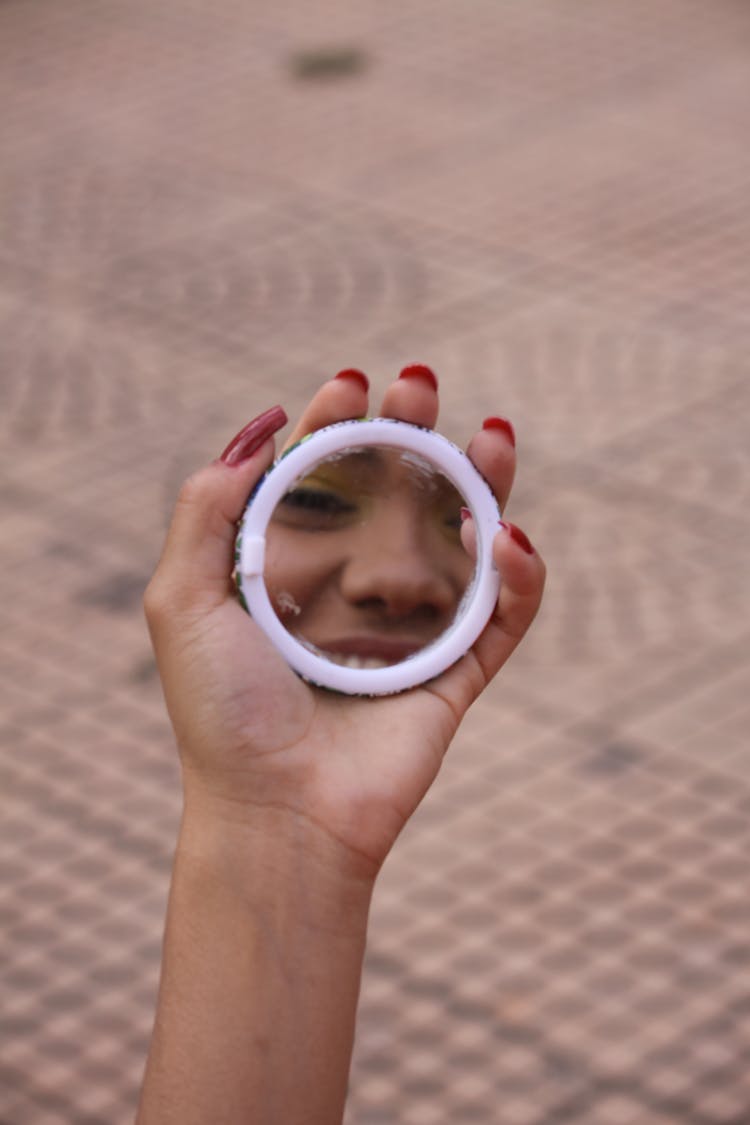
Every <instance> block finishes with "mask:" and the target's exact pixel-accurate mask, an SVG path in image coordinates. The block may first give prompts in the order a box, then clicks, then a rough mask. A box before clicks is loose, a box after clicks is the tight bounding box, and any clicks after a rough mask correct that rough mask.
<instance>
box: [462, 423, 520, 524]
mask: <svg viewBox="0 0 750 1125" xmlns="http://www.w3.org/2000/svg"><path fill="white" fill-rule="evenodd" d="M515 446H516V439H515V434H514V432H513V427H512V426H511V424H510V422H508V421H507V420H506V419H505V418H486V419H485V421H484V423H483V424H482V429H481V430H480V431H479V433H478V434H475V435H474V437H473V438H472V439H471V441H470V442H469V447H468V449H467V453H468V455H469V457H470V458H471V460H472V461H473V463H474V465H476V467H477V469H478V470H479V472H480V473H481V474H482V476H483V477H484V479H485V480H486V481H487V483H488V484H489V486H490V488H491V489H492V491H493V492H494V493H495V496H496V497H497V502H498V504H499V505H500V510H501V511H504V510H505V505H506V504H507V503H508V497H509V496H510V490H511V487H512V485H513V478H514V476H515V472H516V448H515Z"/></svg>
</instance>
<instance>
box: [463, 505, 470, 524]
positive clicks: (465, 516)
mask: <svg viewBox="0 0 750 1125" xmlns="http://www.w3.org/2000/svg"><path fill="white" fill-rule="evenodd" d="M470 515H471V509H470V508H462V509H461V523H466V521H467V519H468V518H469V517H470Z"/></svg>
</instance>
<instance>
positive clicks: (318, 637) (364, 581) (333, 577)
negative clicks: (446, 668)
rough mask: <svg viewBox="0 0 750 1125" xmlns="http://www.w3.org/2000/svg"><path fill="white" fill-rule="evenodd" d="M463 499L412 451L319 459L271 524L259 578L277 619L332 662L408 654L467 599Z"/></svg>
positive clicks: (356, 452) (359, 662)
mask: <svg viewBox="0 0 750 1125" xmlns="http://www.w3.org/2000/svg"><path fill="white" fill-rule="evenodd" d="M462 506H468V505H467V504H466V501H465V499H464V497H463V496H462V495H461V493H460V492H458V491H457V489H456V488H455V487H454V485H453V484H452V483H451V482H450V481H449V480H448V478H447V477H446V476H445V475H444V473H442V472H441V471H440V470H439V469H437V468H436V466H434V465H432V464H431V463H430V462H429V461H428V460H426V459H425V458H424V457H422V456H421V455H420V454H417V453H414V452H412V451H409V450H405V449H400V448H396V447H392V446H388V445H379V446H374V445H367V446H364V445H363V446H350V447H347V448H345V449H343V450H341V451H339V452H337V453H334V454H332V455H330V456H328V457H326V458H324V459H322V460H320V461H318V462H317V463H315V464H314V465H313V467H312V469H308V470H307V471H306V472H305V474H304V475H303V476H302V477H300V478H299V479H298V480H297V481H296V482H295V483H294V484H293V485H292V486H291V487H290V488H289V489H288V490H287V492H286V493H285V494H284V496H283V497H282V498H281V500H280V501H279V502H278V503H277V505H276V507H275V509H274V511H273V513H272V515H271V518H270V520H269V523H268V527H267V529H266V549H265V566H264V572H263V578H264V582H265V586H266V590H267V591H268V595H269V598H270V602H271V605H272V607H273V610H274V612H275V613H276V616H277V617H278V619H279V620H280V621H281V622H282V624H283V625H284V627H285V628H286V629H287V630H288V631H289V632H290V633H291V634H292V635H293V636H294V637H295V638H296V639H297V640H299V641H300V642H301V643H302V644H304V645H305V646H306V647H307V648H310V649H312V651H314V652H315V653H317V654H318V655H321V656H325V657H326V658H327V659H329V660H331V661H332V662H334V663H336V664H341V665H345V666H347V667H351V668H382V667H386V666H390V665H394V664H399V663H401V662H402V661H404V660H408V659H409V658H410V657H411V656H413V655H414V654H415V653H417V652H420V651H421V650H422V649H423V648H425V646H427V645H430V644H432V642H434V641H435V640H437V638H438V637H440V636H441V635H442V634H443V633H444V632H445V630H446V629H447V628H448V627H449V626H450V625H451V624H452V622H453V621H454V620H455V619H456V616H457V615H458V613H459V610H460V609H461V608H462V606H463V604H464V602H465V601H466V599H467V598H468V596H469V591H470V589H471V586H472V576H473V574H474V569H475V568H474V562H473V561H472V559H471V558H470V556H469V555H468V554H467V552H466V550H465V549H464V547H463V544H462V542H461V534H460V531H461V508H462Z"/></svg>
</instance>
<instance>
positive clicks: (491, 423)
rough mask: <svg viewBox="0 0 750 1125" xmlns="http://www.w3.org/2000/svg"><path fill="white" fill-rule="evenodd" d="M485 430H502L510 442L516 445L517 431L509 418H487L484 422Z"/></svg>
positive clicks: (483, 427)
mask: <svg viewBox="0 0 750 1125" xmlns="http://www.w3.org/2000/svg"><path fill="white" fill-rule="evenodd" d="M482 429H483V430H502V431H503V433H504V434H505V436H506V437H507V439H508V441H509V442H510V444H511V445H512V446H513V448H514V449H515V447H516V431H515V430H514V429H513V427H512V425H511V424H510V422H509V421H508V419H507V418H485V420H484V421H483V422H482Z"/></svg>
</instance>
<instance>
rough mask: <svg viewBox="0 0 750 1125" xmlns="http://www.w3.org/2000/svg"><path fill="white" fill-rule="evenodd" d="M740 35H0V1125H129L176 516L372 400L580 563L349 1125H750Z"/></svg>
mask: <svg viewBox="0 0 750 1125" xmlns="http://www.w3.org/2000/svg"><path fill="white" fill-rule="evenodd" d="M749 52H750V10H749V9H748V7H747V5H746V4H744V3H742V2H741V0H713V2H712V3H711V4H706V3H703V2H698V0H628V3H615V2H612V0H611V2H610V3H601V2H600V0H579V2H578V3H577V4H575V5H571V4H562V3H560V2H559V0H523V3H520V2H518V0H472V2H471V3H467V4H458V3H455V2H452V0H429V2H428V0H404V2H403V3H401V4H398V5H384V4H381V5H375V4H373V3H369V2H366V0H319V2H317V3H314V4H302V3H300V2H298V0H275V2H274V3H273V4H271V3H269V2H268V0H254V2H250V3H248V2H244V0H243V2H240V0H217V2H216V3H214V4H212V5H208V4H199V3H197V2H196V0H180V2H179V3H177V0H130V2H129V3H127V4H125V3H123V2H121V0H119V2H118V0H97V3H93V2H91V0H68V2H66V3H53V2H52V0H4V2H2V3H0V106H1V107H2V109H1V110H0V365H1V372H2V374H1V382H0V432H1V433H2V438H3V440H2V443H1V444H0V470H1V472H2V491H1V493H0V503H1V506H0V521H1V523H0V526H1V528H2V531H1V534H0V559H1V564H0V621H1V625H0V677H1V682H2V691H3V696H2V703H1V704H0V729H1V731H2V756H1V758H0V770H1V772H2V808H3V815H2V826H1V827H0V849H1V850H0V870H1V872H2V882H1V883H0V918H1V919H2V931H3V942H2V953H1V956H2V975H1V977H0V989H1V990H2V998H1V1001H0V1018H1V1019H2V1031H1V1032H0V1036H1V1037H2V1042H1V1044H0V1123H1V1125H57V1123H61V1122H62V1123H65V1125H113V1123H120V1122H122V1123H125V1122H128V1121H130V1120H132V1115H133V1107H134V1100H135V1097H136V1093H137V1089H138V1085H139V1080H140V1074H141V1069H142V1066H143V1061H144V1055H145V1051H146V1046H147V1040H148V1034H149V1027H150V1021H151V1017H152V1011H153V1002H154V990H155V984H156V979H157V969H158V956H159V942H160V934H161V924H162V917H163V911H164V904H165V891H166V886H167V880H168V871H169V863H170V854H171V849H172V845H173V840H174V833H175V826H176V818H177V815H178V806H179V798H178V793H177V776H176V769H175V760H174V754H173V750H172V744H171V737H170V732H169V729H168V726H167V723H166V721H165V717H164V713H163V707H162V702H161V697H160V693H159V687H158V683H157V681H156V678H155V672H154V666H153V662H152V659H151V656H150V652H149V646H148V642H147V637H146V633H145V628H144V625H143V622H142V618H141V612H140V597H141V592H142V589H143V586H144V584H145V582H146V580H147V578H148V575H149V573H150V571H151V569H152V567H153V565H154V561H155V558H156V556H157V554H158V551H159V548H160V542H161V538H162V536H163V532H164V527H165V522H166V520H167V517H168V513H169V511H170V508H171V505H172V502H173V499H174V496H175V492H176V489H177V487H178V485H179V482H180V481H181V479H182V477H183V476H184V475H185V474H186V473H187V472H188V471H189V470H190V469H191V468H193V467H195V466H197V465H199V464H201V463H202V462H203V461H205V460H207V459H208V458H210V457H212V456H215V455H216V453H217V451H218V450H220V449H221V448H222V447H223V445H224V444H226V441H227V440H228V439H229V437H231V436H232V434H233V433H234V432H235V431H236V430H237V429H239V427H240V426H241V425H242V424H243V423H244V422H245V421H246V420H247V419H248V418H250V417H252V416H253V415H254V414H256V413H258V412H259V411H260V410H262V409H264V408H266V407H267V406H269V405H271V404H272V403H274V402H276V401H281V402H282V403H283V404H284V405H285V406H286V407H287V409H288V410H289V412H290V414H294V412H295V411H297V410H298V409H299V408H300V407H301V405H302V404H303V403H304V402H305V401H306V399H307V398H308V396H309V394H310V393H311V391H312V390H313V389H314V388H315V387H316V386H317V385H318V384H319V383H320V382H321V381H322V380H323V379H324V378H326V377H328V376H329V375H331V374H332V373H333V372H335V371H336V370H338V369H339V368H341V367H343V366H348V365H352V364H354V365H357V366H360V367H362V368H363V369H364V370H366V371H367V372H368V373H369V374H370V376H371V379H372V381H373V383H374V385H375V387H376V389H377V390H382V388H383V387H384V386H385V384H386V382H387V380H388V379H389V378H390V377H391V376H392V375H393V374H394V373H395V372H396V371H398V369H399V368H400V366H401V365H402V364H403V363H405V362H408V361H413V360H421V361H423V362H427V363H430V364H431V365H432V366H433V367H434V368H435V369H436V370H437V371H438V373H439V375H440V377H441V387H442V400H443V415H442V429H443V430H444V431H445V432H446V433H448V434H449V436H451V437H453V438H455V439H457V440H461V441H464V440H466V438H467V437H468V436H469V434H470V432H471V430H472V428H473V427H474V425H475V424H476V422H477V421H478V420H479V419H480V418H481V417H483V416H484V415H486V414H487V413H503V414H507V415H509V416H510V417H511V418H513V420H514V422H515V423H516V426H517V429H518V431H519V448H520V458H521V470H520V474H519V481H518V485H517V489H516V492H515V495H514V499H513V505H512V518H514V519H516V520H517V521H518V522H519V523H521V524H522V525H523V526H524V527H525V528H527V529H528V531H529V533H530V535H531V536H532V538H533V540H534V541H535V542H536V543H538V545H539V546H540V548H541V549H542V551H543V553H544V554H545V556H546V557H547V558H548V561H549V566H550V582H549V590H548V596H547V601H546V606H545V608H544V611H543V613H542V615H541V617H540V620H539V622H538V624H537V627H536V629H535V632H534V635H533V636H532V637H530V638H529V640H528V642H527V644H526V645H525V646H524V648H523V650H522V651H521V652H519V654H518V656H517V658H516V659H515V660H514V662H513V663H512V665H510V666H509V667H508V668H507V669H506V672H505V674H504V676H503V677H502V678H501V680H499V681H498V682H497V683H496V684H495V685H494V686H493V688H492V690H491V691H490V692H489V693H488V694H487V696H486V697H485V698H484V699H483V700H482V701H481V703H480V704H479V705H477V707H476V708H475V710H474V711H473V712H472V714H471V715H470V717H469V719H468V720H467V722H466V724H465V727H464V729H463V730H462V732H461V734H460V736H459V738H458V739H457V741H456V743H455V746H454V748H453V750H452V752H451V754H450V756H449V759H448V761H447V763H446V766H445V770H444V772H443V774H442V775H441V777H440V779H439V781H438V783H437V784H436V785H435V787H434V789H433V791H432V792H431V794H430V795H429V797H428V798H427V800H426V801H425V804H424V806H423V807H422V809H421V810H420V811H419V813H418V814H417V816H416V818H415V819H414V821H413V823H412V824H411V825H410V826H409V828H408V830H407V831H406V833H405V835H404V837H403V839H402V840H401V842H400V844H399V846H398V847H397V849H396V851H395V853H394V854H393V856H392V857H391V859H390V861H389V863H388V865H387V866H386V869H385V871H384V872H383V876H382V881H381V883H380V886H379V890H378V893H377V896H376V901H375V906H374V911H373V920H372V934H371V942H370V948H369V954H368V960H367V969H366V976H365V981H364V986H363V995H362V1003H361V1013H360V1022H359V1035H358V1041H357V1046H356V1051H355V1060H354V1067H353V1073H352V1085H351V1097H350V1102H349V1110H348V1116H347V1125H386V1123H388V1125H391V1123H394V1122H400V1123H403V1125H432V1123H436V1125H437V1123H441V1125H442V1123H443V1122H460V1123H464V1122H466V1123H469V1122H482V1123H486V1125H566V1123H568V1122H570V1123H574V1125H745V1123H746V1122H748V1121H750V1077H749V1076H750V894H749V893H748V892H749V891H750V887H749V886H748V882H749V880H748V862H747V856H748V846H749V845H750V746H748V730H750V708H749V706H748V693H747V682H748V680H747V677H748V671H749V665H750V646H749V645H748V640H749V639H750V623H749V621H748V613H747V610H748V603H749V598H748V593H749V591H748V563H747V548H748V538H749V533H750V517H749V516H748V504H747V500H748V480H749V479H750V476H749V474H748V468H749V467H750V466H749V464H748V461H749V454H748V450H749V449H750V445H749V444H748V441H747V418H748V416H749V414H750V389H749V388H750V383H749V380H748V369H747V355H748V343H749V342H750V306H749V305H748V294H749V293H750V208H749V207H748V200H749V199H750V147H749V146H748V143H747V140H748V135H750V110H749V109H748V106H749V105H750V69H749V68H748V54H749Z"/></svg>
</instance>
